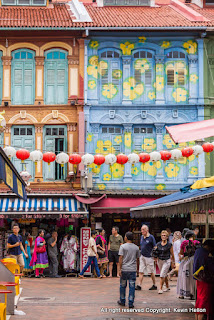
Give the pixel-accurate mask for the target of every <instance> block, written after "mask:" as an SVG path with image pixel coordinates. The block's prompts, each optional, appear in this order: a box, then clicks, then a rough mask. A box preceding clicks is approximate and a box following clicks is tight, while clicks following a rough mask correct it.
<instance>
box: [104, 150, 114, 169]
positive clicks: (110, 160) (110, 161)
mask: <svg viewBox="0 0 214 320" xmlns="http://www.w3.org/2000/svg"><path fill="white" fill-rule="evenodd" d="M116 161H117V157H116V156H115V154H112V153H110V154H108V155H107V156H106V157H105V163H106V164H108V165H110V166H112V165H113V164H114V163H115V162H116Z"/></svg>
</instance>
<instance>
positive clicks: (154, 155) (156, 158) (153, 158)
mask: <svg viewBox="0 0 214 320" xmlns="http://www.w3.org/2000/svg"><path fill="white" fill-rule="evenodd" d="M149 155H150V160H151V161H153V162H156V161H159V160H161V155H160V152H157V151H153V152H151V153H150V154H149Z"/></svg>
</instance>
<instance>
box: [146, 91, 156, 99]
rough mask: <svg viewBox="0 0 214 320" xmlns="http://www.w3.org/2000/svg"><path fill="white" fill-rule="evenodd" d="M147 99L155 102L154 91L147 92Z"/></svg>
mask: <svg viewBox="0 0 214 320" xmlns="http://www.w3.org/2000/svg"><path fill="white" fill-rule="evenodd" d="M148 98H149V100H155V98H156V94H155V92H154V91H149V92H148Z"/></svg>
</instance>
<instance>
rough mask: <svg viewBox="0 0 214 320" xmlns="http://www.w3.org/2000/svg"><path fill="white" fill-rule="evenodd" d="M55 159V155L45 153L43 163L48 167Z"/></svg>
mask: <svg viewBox="0 0 214 320" xmlns="http://www.w3.org/2000/svg"><path fill="white" fill-rule="evenodd" d="M55 159H56V155H55V153H53V152H46V153H44V154H43V161H45V162H47V163H48V165H50V163H51V162H53V161H54V160H55Z"/></svg>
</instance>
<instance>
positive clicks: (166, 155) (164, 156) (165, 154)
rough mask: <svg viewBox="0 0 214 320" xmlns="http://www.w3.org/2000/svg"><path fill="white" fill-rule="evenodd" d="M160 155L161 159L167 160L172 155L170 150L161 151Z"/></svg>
mask: <svg viewBox="0 0 214 320" xmlns="http://www.w3.org/2000/svg"><path fill="white" fill-rule="evenodd" d="M160 155H161V160H163V161H167V160H169V159H171V156H172V155H171V152H169V151H161V152H160Z"/></svg>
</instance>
